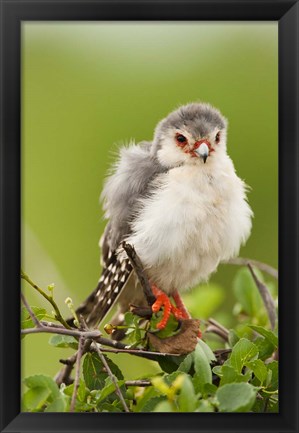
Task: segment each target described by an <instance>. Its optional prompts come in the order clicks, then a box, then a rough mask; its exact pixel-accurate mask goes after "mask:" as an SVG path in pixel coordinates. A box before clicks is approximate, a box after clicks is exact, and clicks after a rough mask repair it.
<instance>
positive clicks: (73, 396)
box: [70, 336, 85, 412]
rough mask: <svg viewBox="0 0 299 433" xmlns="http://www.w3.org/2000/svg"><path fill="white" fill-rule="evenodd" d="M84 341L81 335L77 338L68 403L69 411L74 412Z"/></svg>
mask: <svg viewBox="0 0 299 433" xmlns="http://www.w3.org/2000/svg"><path fill="white" fill-rule="evenodd" d="M84 343H85V337H84V336H81V337H80V338H79V347H78V352H77V357H76V373H75V380H74V391H73V395H72V400H71V405H70V412H74V410H75V405H76V399H77V392H78V388H79V383H80V366H81V359H82V356H83V351H84Z"/></svg>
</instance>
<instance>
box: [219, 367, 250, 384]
mask: <svg viewBox="0 0 299 433" xmlns="http://www.w3.org/2000/svg"><path fill="white" fill-rule="evenodd" d="M220 377H221V380H220V386H223V385H226V384H227V383H239V382H248V381H249V380H250V379H251V373H250V372H249V373H246V374H241V373H238V372H237V371H236V370H235V369H234V368H233V367H232V366H230V365H223V366H222V368H221V373H220Z"/></svg>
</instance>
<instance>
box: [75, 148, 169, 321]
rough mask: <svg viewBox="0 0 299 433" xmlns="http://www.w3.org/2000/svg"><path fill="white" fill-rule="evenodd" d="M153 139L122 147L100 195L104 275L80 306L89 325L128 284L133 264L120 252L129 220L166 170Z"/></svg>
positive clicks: (97, 318)
mask: <svg viewBox="0 0 299 433" xmlns="http://www.w3.org/2000/svg"><path fill="white" fill-rule="evenodd" d="M151 144H152V143H150V142H142V143H140V144H139V145H132V146H130V147H123V148H121V149H120V156H119V159H118V161H117V162H116V164H115V166H114V167H113V168H112V173H111V175H110V176H109V177H108V178H107V180H106V182H105V185H104V189H103V192H102V195H101V198H102V200H103V202H104V206H103V207H104V210H105V218H106V219H109V222H108V224H107V226H106V228H105V231H104V234H103V236H102V238H101V241H100V246H101V249H102V266H103V270H102V275H101V278H100V280H99V283H98V285H97V287H96V288H95V290H94V291H93V292H92V293H91V295H90V296H89V297H88V298H87V299H86V301H85V302H84V303H82V304H81V305H80V307H79V308H78V309H77V313H78V314H82V315H83V316H84V317H85V320H86V322H87V324H88V325H89V326H95V325H97V324H98V323H99V322H100V321H101V320H103V318H104V317H105V315H106V314H107V312H108V311H109V309H110V308H111V307H112V306H113V304H114V303H115V302H116V301H117V298H118V296H119V295H120V293H121V291H122V289H123V288H124V287H125V285H126V283H127V281H128V279H129V277H130V275H131V273H132V267H131V264H130V262H129V260H128V259H127V258H126V257H125V256H124V255H123V254H120V255H118V251H117V250H118V248H119V246H120V243H121V242H122V240H123V239H124V238H125V237H126V236H127V235H128V234H129V233H130V224H131V222H132V221H133V219H134V216H135V215H136V213H137V212H138V209H139V207H140V204H139V202H140V199H141V198H143V197H146V196H148V195H150V193H151V188H152V187H151V183H152V181H154V179H155V178H156V177H157V176H158V175H159V174H161V173H163V172H165V171H167V169H166V168H165V167H163V166H162V165H161V164H160V163H159V162H158V161H157V158H156V156H155V154H153V153H152V146H151Z"/></svg>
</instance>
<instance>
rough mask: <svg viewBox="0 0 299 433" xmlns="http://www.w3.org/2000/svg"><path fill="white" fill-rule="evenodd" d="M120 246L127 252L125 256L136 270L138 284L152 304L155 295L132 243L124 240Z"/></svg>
mask: <svg viewBox="0 0 299 433" xmlns="http://www.w3.org/2000/svg"><path fill="white" fill-rule="evenodd" d="M122 247H123V249H124V250H125V252H126V253H127V256H128V257H129V260H130V263H131V265H132V267H133V269H134V271H135V272H136V275H137V277H138V279H139V281H140V284H141V286H142V288H143V292H144V295H145V297H146V300H147V303H148V305H153V303H154V302H155V301H156V298H155V296H154V295H153V292H152V289H151V286H150V283H149V281H148V278H147V277H146V275H145V273H144V270H143V265H142V263H141V260H140V259H139V257H138V255H137V254H136V251H135V249H134V247H132V245H130V244H127V243H126V242H123V243H122Z"/></svg>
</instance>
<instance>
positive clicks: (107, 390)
mask: <svg viewBox="0 0 299 433" xmlns="http://www.w3.org/2000/svg"><path fill="white" fill-rule="evenodd" d="M124 383H125V380H118V381H117V384H118V386H119V387H121V386H122V385H124ZM115 389H116V387H115V384H114V383H113V382H112V379H111V378H110V377H107V379H106V385H105V386H104V388H102V389H101V390H100V391H99V392H98V393H97V396H96V400H97V403H99V402H101V401H102V400H105V399H106V398H107V397H108V396H109V395H110V394H112V393H113V392H115Z"/></svg>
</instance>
